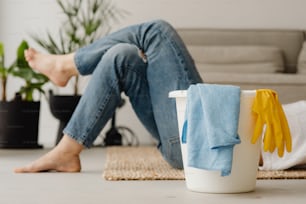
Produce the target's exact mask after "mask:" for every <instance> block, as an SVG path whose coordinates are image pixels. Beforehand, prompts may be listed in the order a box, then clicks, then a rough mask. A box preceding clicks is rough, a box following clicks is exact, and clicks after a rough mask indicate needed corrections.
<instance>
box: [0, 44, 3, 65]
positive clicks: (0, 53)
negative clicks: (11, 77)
mask: <svg viewBox="0 0 306 204" xmlns="http://www.w3.org/2000/svg"><path fill="white" fill-rule="evenodd" d="M0 68H2V69H4V45H3V43H2V42H0Z"/></svg>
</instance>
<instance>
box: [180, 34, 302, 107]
mask: <svg viewBox="0 0 306 204" xmlns="http://www.w3.org/2000/svg"><path fill="white" fill-rule="evenodd" d="M178 33H179V35H180V36H181V37H182V39H183V41H184V42H185V43H186V45H187V48H188V50H189V51H190V53H191V55H192V57H193V58H194V60H195V63H196V65H197V68H198V70H199V72H200V74H201V76H202V77H203V80H204V81H205V82H206V83H217V84H232V85H238V86H240V87H241V88H242V89H259V88H271V89H274V90H276V91H277V92H278V94H279V98H280V101H281V102H282V103H290V102H294V101H297V100H306V43H305V32H304V31H300V30H259V29H253V30H252V29H248V30H246V29H245V30H242V29H178Z"/></svg>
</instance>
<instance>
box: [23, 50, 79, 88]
mask: <svg viewBox="0 0 306 204" xmlns="http://www.w3.org/2000/svg"><path fill="white" fill-rule="evenodd" d="M24 54H25V59H26V60H27V62H28V63H29V65H30V66H31V67H32V68H33V69H34V70H36V71H38V72H41V73H42V74H44V75H46V76H47V77H48V78H49V79H50V80H51V81H52V82H53V83H54V84H56V85H58V86H65V85H66V84H67V83H68V81H69V79H70V78H71V77H72V76H74V75H77V74H78V71H77V69H76V65H75V63H74V53H71V54H67V55H51V54H43V53H40V52H38V51H36V50H35V49H33V48H29V49H28V50H26V51H25V53H24Z"/></svg>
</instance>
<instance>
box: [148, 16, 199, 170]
mask: <svg viewBox="0 0 306 204" xmlns="http://www.w3.org/2000/svg"><path fill="white" fill-rule="evenodd" d="M145 35H146V36H145V37H144V38H145V39H146V40H147V41H149V42H150V44H149V45H147V46H145V48H146V49H145V50H144V52H145V54H146V56H147V60H148V68H147V69H148V71H147V78H148V84H149V89H150V96H151V102H152V109H153V113H154V119H155V121H156V125H157V128H158V133H159V137H160V145H159V149H160V151H161V153H162V155H163V156H164V158H165V159H166V161H168V163H169V164H171V165H172V166H173V167H176V168H183V164H182V158H181V150H180V142H179V132H178V122H177V113H176V106H175V100H174V99H169V97H168V94H169V92H170V91H174V90H185V89H188V87H189V86H190V84H195V83H201V82H202V79H201V77H200V75H199V73H198V72H197V70H196V67H195V65H194V62H193V59H192V58H191V56H190V54H189V53H188V51H187V49H186V47H185V45H184V43H183V42H182V40H181V38H180V37H179V36H178V34H177V32H176V31H175V29H174V28H173V27H172V26H171V25H169V24H168V23H166V22H164V21H155V22H154V23H152V24H151V25H150V26H149V28H148V29H146V34H145Z"/></svg>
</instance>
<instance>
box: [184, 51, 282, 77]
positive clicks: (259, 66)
mask: <svg viewBox="0 0 306 204" xmlns="http://www.w3.org/2000/svg"><path fill="white" fill-rule="evenodd" d="M187 48H188V50H189V51H190V53H191V55H192V57H193V58H194V60H195V63H196V65H197V68H198V69H199V70H201V71H204V72H234V73H239V72H240V73H275V72H283V71H284V59H283V53H282V51H281V50H280V49H279V48H277V47H273V46H244V45H243V46H196V45H193V46H188V47H187Z"/></svg>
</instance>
